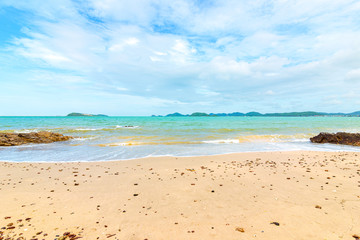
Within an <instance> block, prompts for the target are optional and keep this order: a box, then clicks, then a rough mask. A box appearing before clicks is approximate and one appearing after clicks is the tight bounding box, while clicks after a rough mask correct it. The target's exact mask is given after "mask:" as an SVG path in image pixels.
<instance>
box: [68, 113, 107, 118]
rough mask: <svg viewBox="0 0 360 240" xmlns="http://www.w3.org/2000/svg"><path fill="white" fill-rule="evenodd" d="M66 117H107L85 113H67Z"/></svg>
mask: <svg viewBox="0 0 360 240" xmlns="http://www.w3.org/2000/svg"><path fill="white" fill-rule="evenodd" d="M67 117H108V116H107V115H104V114H87V113H76V112H73V113H69V114H68V115H67Z"/></svg>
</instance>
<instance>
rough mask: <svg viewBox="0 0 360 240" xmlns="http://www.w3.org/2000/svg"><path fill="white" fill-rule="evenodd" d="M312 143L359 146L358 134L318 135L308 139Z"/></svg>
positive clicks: (359, 136)
mask: <svg viewBox="0 0 360 240" xmlns="http://www.w3.org/2000/svg"><path fill="white" fill-rule="evenodd" d="M310 141H311V142H313V143H333V144H345V145H353V146H360V134H359V133H345V132H338V133H320V134H319V135H317V136H315V137H312V138H310Z"/></svg>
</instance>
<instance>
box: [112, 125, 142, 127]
mask: <svg viewBox="0 0 360 240" xmlns="http://www.w3.org/2000/svg"><path fill="white" fill-rule="evenodd" d="M139 127H140V126H133V125H125V126H121V125H116V127H115V128H139Z"/></svg>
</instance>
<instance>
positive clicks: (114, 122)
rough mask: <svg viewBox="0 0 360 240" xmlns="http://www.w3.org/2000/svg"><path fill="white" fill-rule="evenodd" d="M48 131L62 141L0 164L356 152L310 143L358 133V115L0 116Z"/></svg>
mask: <svg viewBox="0 0 360 240" xmlns="http://www.w3.org/2000/svg"><path fill="white" fill-rule="evenodd" d="M44 130H45V131H52V132H58V133H62V134H65V135H71V136H74V137H75V139H73V140H71V141H67V142H57V143H52V144H31V145H22V146H16V147H0V161H19V162H20V161H36V162H39V161H99V160H117V159H132V158H139V157H147V156H164V155H173V156H195V155H213V154H223V153H234V152H251V151H287V150H322V151H339V150H340V151H359V150H360V148H357V147H351V146H340V145H330V144H313V143H311V142H310V141H309V138H310V137H312V136H314V135H317V134H318V133H319V132H338V131H346V132H360V118H357V117H0V132H34V131H44Z"/></svg>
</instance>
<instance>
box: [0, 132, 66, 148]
mask: <svg viewBox="0 0 360 240" xmlns="http://www.w3.org/2000/svg"><path fill="white" fill-rule="evenodd" d="M72 138H73V137H70V136H64V135H62V134H60V133H52V132H46V131H43V132H31V133H0V146H17V145H22V144H27V143H52V142H59V141H66V140H69V139H72Z"/></svg>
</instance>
